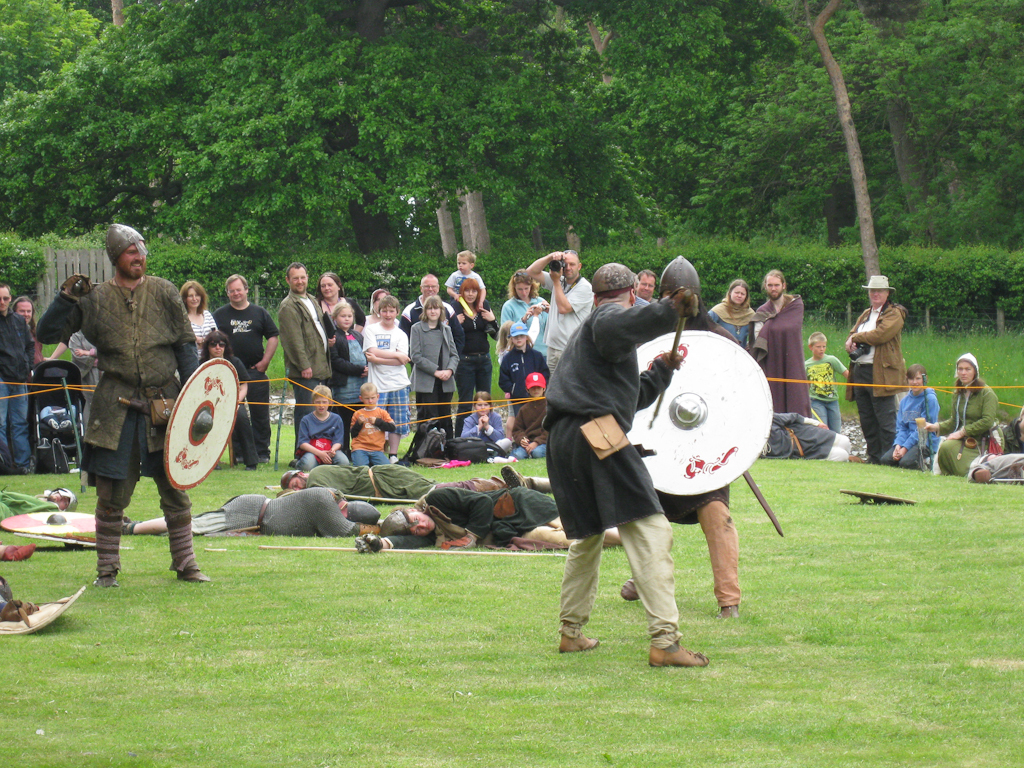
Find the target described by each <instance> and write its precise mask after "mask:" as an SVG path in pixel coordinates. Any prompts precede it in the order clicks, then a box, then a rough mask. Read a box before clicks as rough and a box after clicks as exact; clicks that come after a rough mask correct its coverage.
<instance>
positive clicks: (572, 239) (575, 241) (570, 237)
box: [565, 225, 580, 253]
mask: <svg viewBox="0 0 1024 768" xmlns="http://www.w3.org/2000/svg"><path fill="white" fill-rule="evenodd" d="M565 242H566V244H567V245H568V247H569V250H571V251H576V253H579V252H580V236H579V235H577V234H576V230H575V229H574V228H573V227H572V225H570V226H569V229H567V230H566V231H565Z"/></svg>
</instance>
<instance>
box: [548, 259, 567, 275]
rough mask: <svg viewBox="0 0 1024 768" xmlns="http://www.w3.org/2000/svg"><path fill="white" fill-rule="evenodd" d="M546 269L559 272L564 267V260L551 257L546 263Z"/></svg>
mask: <svg viewBox="0 0 1024 768" xmlns="http://www.w3.org/2000/svg"><path fill="white" fill-rule="evenodd" d="M548 269H549V270H551V271H552V272H561V271H562V270H564V269H565V262H564V261H559V260H558V259H552V260H551V263H550V264H548Z"/></svg>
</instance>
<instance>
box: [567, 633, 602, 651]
mask: <svg viewBox="0 0 1024 768" xmlns="http://www.w3.org/2000/svg"><path fill="white" fill-rule="evenodd" d="M600 644H601V641H600V640H597V639H595V638H593V637H584V636H583V635H580V636H579V637H569V636H568V635H562V640H561V642H559V643H558V652H559V653H577V652H578V651H592V650H594V649H595V648H597V646H599V645H600Z"/></svg>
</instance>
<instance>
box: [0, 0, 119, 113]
mask: <svg viewBox="0 0 1024 768" xmlns="http://www.w3.org/2000/svg"><path fill="white" fill-rule="evenodd" d="M99 27H100V24H99V22H98V21H97V20H96V19H95V18H93V17H92V16H90V15H89V14H88V13H87V12H86V11H83V10H77V9H74V8H69V7H68V6H67V4H65V3H62V2H60V0H0V101H2V100H3V99H4V98H6V97H7V96H9V95H10V94H11V93H13V92H14V91H16V90H23V91H35V90H37V89H38V88H39V87H40V84H41V82H42V78H43V76H44V75H45V74H46V73H49V72H58V71H60V68H61V67H62V66H63V65H64V64H66V63H67V62H69V61H71V60H72V59H74V58H75V56H77V55H78V53H79V52H80V51H81V50H82V49H83V48H87V47H89V46H90V45H92V44H93V43H95V42H96V34H97V32H98V30H99Z"/></svg>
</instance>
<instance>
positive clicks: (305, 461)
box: [299, 451, 349, 472]
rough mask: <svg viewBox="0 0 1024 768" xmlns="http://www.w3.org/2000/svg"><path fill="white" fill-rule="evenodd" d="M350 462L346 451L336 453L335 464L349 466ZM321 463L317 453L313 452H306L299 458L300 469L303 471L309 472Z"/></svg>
mask: <svg viewBox="0 0 1024 768" xmlns="http://www.w3.org/2000/svg"><path fill="white" fill-rule="evenodd" d="M348 463H349V462H348V456H346V455H345V452H344V451H338V452H337V453H335V454H334V466H336V467H347V466H348ZM319 464H320V462H319V461H318V460H317V458H316V455H315V454H312V453H304V454H302V456H301V457H300V458H299V469H301V470H302V471H303V472H309V471H310V470H312V469H315V468H316V467H317V466H318V465H319Z"/></svg>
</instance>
